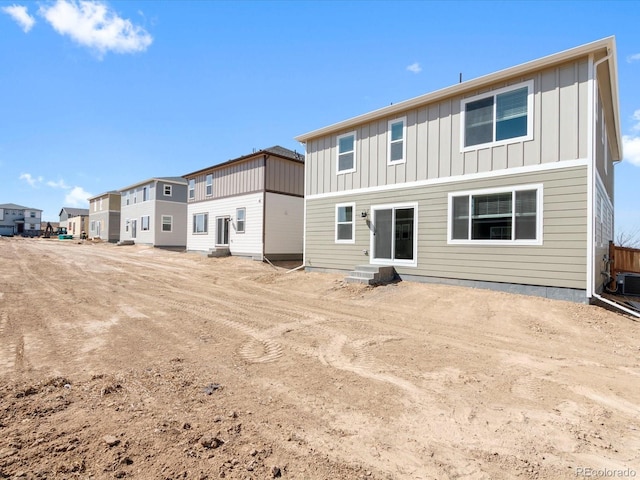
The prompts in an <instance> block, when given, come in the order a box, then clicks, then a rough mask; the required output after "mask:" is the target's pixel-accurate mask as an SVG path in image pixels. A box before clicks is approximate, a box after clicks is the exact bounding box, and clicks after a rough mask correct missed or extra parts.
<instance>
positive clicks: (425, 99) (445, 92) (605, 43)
mask: <svg viewBox="0 0 640 480" xmlns="http://www.w3.org/2000/svg"><path fill="white" fill-rule="evenodd" d="M601 48H611V49H612V50H613V51H615V37H613V36H610V37H605V38H602V39H600V40H596V41H594V42H590V43H586V44H584V45H580V46H578V47H573V48H570V49H568V50H563V51H562V52H558V53H554V54H551V55H547V56H544V57H541V58H538V59H536V60H531V61H529V62H525V63H521V64H519V65H516V66H513V67H509V68H505V69H503V70H498V71H497V72H493V73H490V74H487V75H483V76H481V77H477V78H474V79H471V80H467V81H465V82H462V83H458V84H456V85H452V86H449V87H445V88H442V89H440V90H435V91H434V92H430V93H426V94H424V95H420V96H418V97H414V98H411V99H409V100H404V101H402V102H399V103H396V104H394V105H390V106H387V107H383V108H379V109H377V110H373V111H372V112H369V113H365V114H363V115H358V116H356V117H352V118H350V119H347V120H343V121H341V122H338V123H334V124H332V125H329V126H327V127H323V128H319V129H317V130H312V131H310V132H308V133H305V134H302V135H298V136H297V137H294V138H295V140H297V141H298V142H301V143H305V142H306V141H307V140H310V139H312V138H316V137H320V136H322V135H326V134H329V133H333V132H336V131H339V130H343V129H347V128H350V127H353V126H355V125H359V124H362V123H366V122H368V121H371V120H375V119H378V118H381V117H386V116H390V115H393V114H394V113H400V112H404V111H405V110H408V109H411V108H414V107H417V106H420V105H424V104H426V103H431V102H434V101H436V100H440V99H442V98H446V97H450V96H453V95H456V94H459V93H462V92H464V91H466V90H473V89H475V88H478V87H480V86H483V85H486V84H489V83H495V82H498V81H499V80H501V79H504V78H508V77H513V76H516V75H519V74H523V73H526V72H529V71H532V70H539V69H541V68H542V67H545V66H550V65H553V64H557V63H562V62H564V61H567V60H570V59H572V58H577V57H581V56H584V55H588V54H589V53H592V52H594V51H596V50H598V49H601Z"/></svg>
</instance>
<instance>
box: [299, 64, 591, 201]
mask: <svg viewBox="0 0 640 480" xmlns="http://www.w3.org/2000/svg"><path fill="white" fill-rule="evenodd" d="M588 74H589V71H588V59H587V58H586V57H585V58H583V59H580V60H577V61H573V62H569V63H565V64H562V65H558V66H556V67H552V68H548V69H545V70H541V71H539V72H535V73H532V74H530V75H526V76H522V77H518V78H512V79H510V80H508V81H504V82H500V83H497V84H494V85H491V86H489V87H487V88H485V89H481V90H472V91H468V92H466V93H465V94H463V95H456V96H452V97H450V98H446V99H443V100H440V101H437V102H434V103H432V104H426V105H423V106H420V107H417V108H412V109H409V110H406V111H404V112H401V113H398V114H395V115H393V116H390V117H385V118H381V119H379V120H376V121H373V122H369V123H366V124H362V125H359V126H357V127H353V128H347V129H345V130H343V131H338V132H335V133H334V134H331V135H326V136H322V137H318V138H313V139H309V140H308V141H307V143H306V168H307V169H308V174H307V179H306V182H307V183H306V190H305V191H306V194H307V195H316V194H322V193H327V192H340V191H348V190H352V189H358V188H366V187H375V186H381V185H389V184H396V183H406V182H413V181H419V180H428V179H434V178H444V177H449V176H456V175H465V174H473V173H479V172H488V171H496V170H503V169H508V168H516V167H523V166H530V165H539V164H544V163H549V162H558V161H562V160H575V159H584V158H586V157H587V154H588V145H587V142H588V101H589V100H588V88H587V86H588ZM529 80H532V81H533V91H534V99H533V105H534V107H533V139H532V140H530V141H520V142H515V143H511V144H507V145H499V146H493V147H485V148H478V149H477V150H472V151H467V152H464V153H463V152H461V148H460V135H461V132H460V108H461V107H460V103H461V100H463V99H464V98H468V97H473V96H475V95H479V94H481V93H489V92H491V91H493V90H496V89H499V88H503V87H506V86H510V85H517V84H519V83H521V82H525V81H529ZM401 117H406V124H407V129H406V132H407V135H406V154H407V161H406V163H401V164H398V165H387V130H388V122H389V121H390V120H393V119H396V118H401ZM351 131H355V132H356V169H355V171H354V172H352V173H345V174H340V175H337V174H336V156H337V153H336V142H337V136H338V135H341V134H344V133H348V132H351Z"/></svg>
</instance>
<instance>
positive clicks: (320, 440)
mask: <svg viewBox="0 0 640 480" xmlns="http://www.w3.org/2000/svg"><path fill="white" fill-rule="evenodd" d="M0 267H1V268H0V478H20V479H23V478H24V479H30V478H38V479H45V478H46V479H67V478H68V479H74V478H81V479H89V478H93V479H109V478H135V479H178V478H187V479H216V478H227V479H255V480H259V479H270V478H283V479H511V478H515V477H520V478H531V479H561V478H579V477H583V476H588V474H589V472H590V474H591V476H593V475H594V473H595V474H599V475H600V476H605V474H606V476H608V477H612V476H614V477H615V476H620V477H622V476H623V474H626V477H634V476H635V477H637V478H640V359H639V358H640V324H639V323H637V322H635V321H633V320H631V319H630V318H627V317H625V316H622V315H618V314H615V313H612V312H609V311H606V310H603V309H601V308H598V307H594V306H586V305H576V304H571V303H565V302H560V301H551V300H545V299H539V298H533V297H525V296H518V295H511V294H506V293H496V292H488V291H484V290H474V289H465V288H454V287H445V286H438V285H423V284H416V283H407V282H402V283H399V284H395V285H389V286H384V287H378V288H368V287H362V286H357V287H356V286H347V285H345V284H344V283H343V282H342V277H341V276H338V275H331V274H317V273H304V272H300V271H298V272H293V273H285V272H286V270H285V269H274V268H273V267H271V266H269V265H267V264H261V263H258V262H252V261H250V260H243V259H239V258H225V259H210V258H206V257H203V256H200V255H197V254H186V253H178V252H170V251H164V250H159V249H153V248H149V247H143V246H131V247H116V246H114V245H108V244H93V243H90V242H87V243H84V244H80V243H77V242H69V241H67V242H64V241H58V240H44V239H22V238H0ZM612 473H613V474H614V475H612Z"/></svg>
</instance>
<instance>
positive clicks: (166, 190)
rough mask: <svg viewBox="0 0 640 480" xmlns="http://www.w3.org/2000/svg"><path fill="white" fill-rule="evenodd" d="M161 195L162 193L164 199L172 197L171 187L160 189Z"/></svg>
mask: <svg viewBox="0 0 640 480" xmlns="http://www.w3.org/2000/svg"><path fill="white" fill-rule="evenodd" d="M167 192H169V193H167ZM162 193H164V196H165V197H170V196H171V195H173V185H165V186H164V188H163V189H162Z"/></svg>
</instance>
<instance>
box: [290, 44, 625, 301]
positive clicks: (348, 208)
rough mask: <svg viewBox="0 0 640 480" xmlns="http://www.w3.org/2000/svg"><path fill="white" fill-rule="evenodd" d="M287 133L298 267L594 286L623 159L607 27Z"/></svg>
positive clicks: (525, 289)
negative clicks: (544, 52) (298, 188)
mask: <svg viewBox="0 0 640 480" xmlns="http://www.w3.org/2000/svg"><path fill="white" fill-rule="evenodd" d="M297 140H298V141H300V142H303V143H304V144H305V145H306V179H305V204H306V206H305V215H306V227H305V258H304V262H305V265H306V268H307V269H308V270H334V271H336V270H337V271H349V270H352V269H354V268H355V267H356V266H358V265H363V264H364V265H365V266H366V267H368V268H369V269H371V268H372V267H373V268H375V266H379V265H385V266H389V265H390V266H393V267H394V268H395V270H396V272H397V274H399V275H400V277H401V278H403V279H413V280H420V281H427V282H440V283H447V284H456V285H467V286H475V287H487V288H495V289H501V290H508V291H515V292H521V293H529V294H535V295H542V296H548V297H555V298H566V299H572V300H575V301H588V299H590V298H591V297H592V296H593V295H594V294H597V293H598V292H599V291H600V290H601V289H602V285H603V281H604V277H603V275H602V273H601V272H602V271H603V270H605V269H606V268H605V263H604V262H605V261H606V254H607V249H606V247H607V243H608V241H609V240H612V238H613V186H614V183H613V175H614V171H613V170H614V169H613V165H614V162H616V161H619V160H620V159H621V158H622V153H621V149H622V143H621V136H620V120H619V112H618V84H617V65H616V49H615V40H614V38H613V37H610V38H605V39H602V40H599V41H596V42H593V43H590V44H587V45H583V46H579V47H577V48H573V49H570V50H567V51H563V52H560V53H557V54H554V55H550V56H547V57H544V58H540V59H537V60H534V61H531V62H528V63H525V64H522V65H518V66H515V67H512V68H508V69H505V70H502V71H498V72H496V73H492V74H489V75H486V76H483V77H480V78H477V79H473V80H469V81H465V82H462V83H459V84H456V85H454V86H451V87H448V88H444V89H442V90H438V91H435V92H432V93H428V94H426V95H422V96H419V97H416V98H413V99H410V100H406V101H403V102H400V103H396V104H393V105H391V106H387V107H384V108H381V109H379V110H375V111H373V112H369V113H366V114H364V115H360V116H358V117H355V118H352V119H349V120H344V121H341V122H338V123H335V124H333V125H330V126H327V127H324V128H320V129H318V130H315V131H312V132H310V133H306V134H304V135H300V136H299V137H297ZM356 270H358V269H356ZM361 270H366V268H364V269H361Z"/></svg>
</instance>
